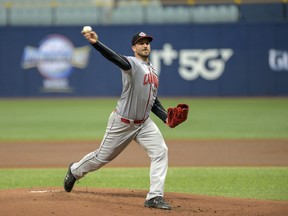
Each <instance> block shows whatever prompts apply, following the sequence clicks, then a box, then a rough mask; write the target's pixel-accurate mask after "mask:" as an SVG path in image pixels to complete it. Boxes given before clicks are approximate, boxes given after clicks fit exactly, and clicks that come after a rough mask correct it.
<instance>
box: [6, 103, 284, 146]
mask: <svg viewBox="0 0 288 216" xmlns="http://www.w3.org/2000/svg"><path fill="white" fill-rule="evenodd" d="M116 101H117V99H115V98H111V99H99V98H95V99H41V100H35V99H34V100H33V99H26V100H0V119H1V120H0V131H1V133H0V141H1V140H2V141H8V140H95V139H98V140H99V139H102V137H103V134H104V130H105V127H106V123H107V119H108V116H109V114H110V113H111V112H112V111H113V110H114V109H115V105H116ZM161 101H162V104H163V105H164V107H166V108H167V107H173V106H175V105H177V104H178V103H183V102H185V103H187V104H189V105H190V114H189V119H188V120H187V122H185V124H183V125H180V126H179V127H177V129H170V128H168V127H167V126H166V125H164V124H163V123H162V122H161V121H160V120H159V119H158V118H157V117H155V116H154V114H152V115H151V116H152V118H153V119H154V120H155V122H156V123H157V124H158V126H159V128H160V130H161V131H162V133H163V135H164V137H165V138H166V139H178V138H181V139H288V99H287V98H275V99H262V98H250V99H247V98H246V99H219V98H215V99H188V98H178V99H162V100H161Z"/></svg>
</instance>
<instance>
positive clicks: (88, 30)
mask: <svg viewBox="0 0 288 216" xmlns="http://www.w3.org/2000/svg"><path fill="white" fill-rule="evenodd" d="M91 31H92V27H91V26H84V27H83V29H82V33H88V32H91Z"/></svg>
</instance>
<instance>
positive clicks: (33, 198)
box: [0, 188, 288, 216]
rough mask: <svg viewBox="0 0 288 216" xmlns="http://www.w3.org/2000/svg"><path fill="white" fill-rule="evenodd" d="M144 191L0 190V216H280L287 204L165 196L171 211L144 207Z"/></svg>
mask: <svg viewBox="0 0 288 216" xmlns="http://www.w3.org/2000/svg"><path fill="white" fill-rule="evenodd" d="M145 196H146V192H145V191H140V190H129V189H92V188H88V189H85V188H82V189H81V188H80V189H76V190H73V191H72V192H71V193H66V192H65V191H64V190H63V189H62V188H41V189H14V190H0V205H1V208H0V215H5V216H10V215H11V216H15V215H29V216H34V215H35V216H39V215H41V216H45V215H65V216H67V215H77V216H82V215H83V216H87V215H101V216H102V215H103V216H110V215H111V216H121V215H125V216H127V215H145V216H146V215H157V216H161V215H170V216H174V215H175V216H176V215H189V216H190V215H200V216H201V215H203V216H204V215H205V216H210V215H213V216H217V215H219V216H226V215H227V216H228V215H229V216H231V215H234V216H237V215H239V216H243V215H245V216H249V215H251V216H257V215H258V216H266V215H267V216H268V215H269V216H270V215H273V216H278V215H279V216H283V215H287V214H288V202H284V201H261V200H254V199H238V198H224V197H211V196H200V195H188V194H179V193H166V194H165V199H166V201H167V202H169V203H170V204H171V205H172V210H170V211H167V210H159V209H149V208H144V207H143V203H144V198H145Z"/></svg>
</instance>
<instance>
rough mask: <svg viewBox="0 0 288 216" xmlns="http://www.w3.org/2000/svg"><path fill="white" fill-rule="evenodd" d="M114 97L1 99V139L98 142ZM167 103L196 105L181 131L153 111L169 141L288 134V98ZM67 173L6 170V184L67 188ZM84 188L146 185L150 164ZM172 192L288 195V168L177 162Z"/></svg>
mask: <svg viewBox="0 0 288 216" xmlns="http://www.w3.org/2000/svg"><path fill="white" fill-rule="evenodd" d="M116 100H117V99H115V98H110V99H99V98H92V99H60V98H59V99H38V100H37V99H21V100H20V99H13V100H12V99H2V100H0V141H2V142H6V141H35V140H43V141H46V140H52V141H53V140H54V141H58V140H95V139H96V140H100V139H101V138H102V136H103V134H104V130H105V127H106V122H107V119H108V116H109V114H110V113H111V111H112V110H113V109H114V108H115V105H116ZM161 102H162V104H163V105H164V107H170V106H175V105H177V104H178V103H183V102H185V103H188V104H189V105H190V108H191V109H190V115H189V120H188V121H187V122H185V123H184V124H183V125H180V126H179V127H178V128H177V129H169V128H168V127H167V126H165V125H164V124H163V123H162V122H161V121H160V120H158V119H157V118H155V117H154V116H153V117H152V118H153V119H154V120H155V122H156V123H157V124H158V125H159V128H160V130H161V131H162V133H163V135H164V137H165V138H166V139H179V138H181V139H285V140H286V139H287V140H288V98H270V99H268V98H239V99H230V98H224V99H223V98H222V99H219V98H212V99H211V98H209V99H205V98H199V99H198V98H190V99H188V98H177V99H166V98H165V99H161ZM152 115H153V114H152ZM287 156H288V155H287ZM65 173H66V169H0V175H1V178H0V179H1V180H0V181H1V184H0V188H1V189H7V188H31V187H47V186H62V182H63V175H65ZM79 186H83V187H99V188H113V187H114V188H115V187H116V188H127V187H129V188H131V189H132V188H133V189H144V190H147V188H148V187H149V170H148V168H139V169H135V168H129V169H128V168H105V169H101V170H99V171H97V172H96V173H91V174H89V175H87V177H86V178H84V179H83V180H81V182H80V184H79ZM166 191H167V192H168V191H170V192H182V193H193V194H206V195H216V196H227V197H243V198H256V199H270V200H288V168H287V167H261V168H257V167H250V168H241V167H214V168H210V167H205V168H204V167H202V168H201V167H200V168H195V167H186V168H176V167H173V168H170V169H169V172H168V176H167V182H166Z"/></svg>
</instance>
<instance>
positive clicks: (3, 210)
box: [0, 140, 288, 216]
mask: <svg viewBox="0 0 288 216" xmlns="http://www.w3.org/2000/svg"><path fill="white" fill-rule="evenodd" d="M287 144H288V142H287V140H282V141H281V140H280V141H279V140H270V141H264V140H254V141H251V140H250V141H247V140H245V141H243V140H242V141H241V140H226V141H223V140H222V141H221V140H220V141H219V140H218V141H212V140H211V141H207V140H198V141H197V140H193V141H173V142H172V141H169V142H168V144H167V145H168V148H169V154H170V156H169V164H170V167H171V166H285V167H286V166H288V157H287V153H288V145H287ZM96 146H97V143H96V144H95V143H94V142H78V141H74V142H57V143H56V142H54V143H53V142H48V143H43V142H41V143H39V142H37V143H36V142H26V143H23V142H21V143H17V142H9V143H0V158H1V163H0V168H27V167H37V168H38V167H40V168H41V167H43V168H44V167H65V168H67V165H68V164H69V163H70V162H72V161H75V160H78V159H80V158H81V157H82V156H84V155H85V154H86V153H88V152H90V151H92V150H93V149H95V148H96ZM43 152H45V157H43ZM11 158H17V160H11ZM107 166H112V167H143V166H146V167H147V166H149V159H148V158H147V156H146V154H145V152H144V151H143V150H142V149H141V148H139V146H137V144H135V143H131V145H130V146H128V148H127V149H125V151H124V152H123V153H122V154H121V155H120V156H119V157H118V158H116V159H115V160H114V161H112V162H111V163H110V164H109V165H107ZM64 175H65V173H63V178H64ZM127 187H128V186H127ZM146 193H147V191H141V190H131V189H100V188H97V189H96V188H85V187H82V188H81V187H75V189H74V190H73V191H72V192H71V193H66V192H65V191H64V189H63V188H29V189H13V190H12V189H11V190H0V215H3V216H10V215H11V216H12V215H13V216H15V215H21V216H22V215H24V216H26V215H29V216H34V215H35V216H36V215H37V216H39V215H41V216H45V215H65V216H67V215H77V216H82V215H85V216H87V215H101V216H102V215H103V216H121V215H123V216H128V215H145V216H146V215H157V216H161V215H170V216H174V215H189V216H190V215H199V216H201V215H203V216H209V215H213V216H217V215H219V216H225V215H227V216H228V215H229V216H232V215H233V216H243V215H245V216H249V215H251V216H268V215H269V216H270V215H273V216H283V215H288V202H287V201H263V200H254V199H239V198H225V197H213V196H203V195H190V194H179V193H168V192H166V193H165V200H166V201H167V202H168V203H169V204H171V206H172V210H170V211H167V210H159V209H149V208H145V207H144V201H145V200H144V199H145V196H146Z"/></svg>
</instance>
